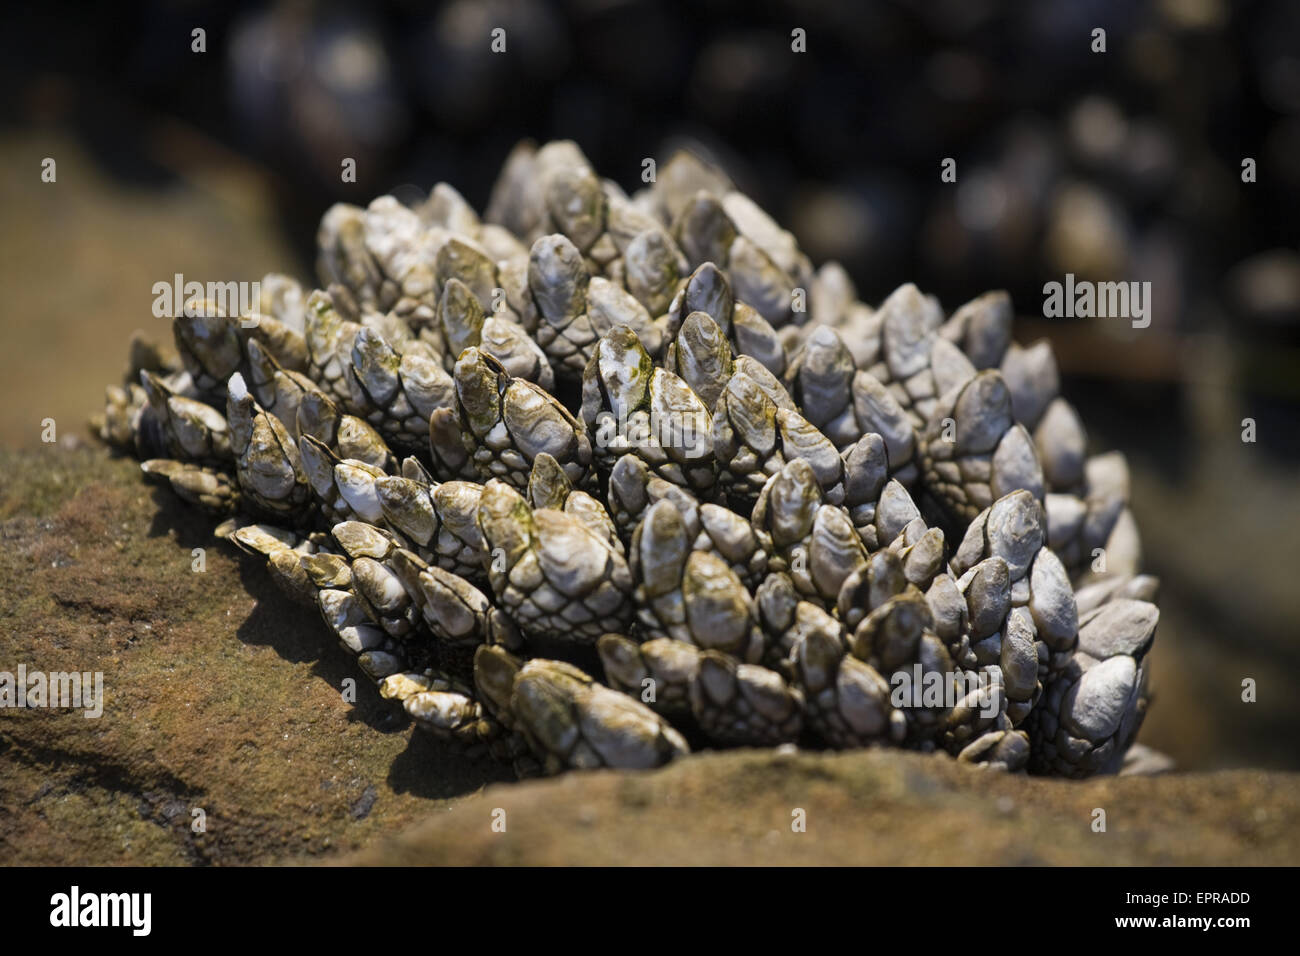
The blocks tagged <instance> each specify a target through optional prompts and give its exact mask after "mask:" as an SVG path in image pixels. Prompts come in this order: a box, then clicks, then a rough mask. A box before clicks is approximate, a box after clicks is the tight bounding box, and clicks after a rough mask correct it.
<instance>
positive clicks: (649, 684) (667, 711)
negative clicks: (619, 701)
mask: <svg viewBox="0 0 1300 956" xmlns="http://www.w3.org/2000/svg"><path fill="white" fill-rule="evenodd" d="M596 650H597V652H599V654H600V662H601V665H602V666H603V667H604V669H605V679H606V681H608V682H609V684H610V686H611V687H613V688H614V689H615V690H620V691H622V692H623V693H625V694H628V695H630V696H632V697H635V698H637V699H638V700H640V701H641V703H643V704H645V705H646V706H647V707H649V708H650V709H651V710H653V711H655V713H658V714H664V715H665V716H670V717H682V716H685V715H687V714H689V713H690V711H691V696H690V695H691V685H692V684H693V683H695V675H696V674H698V673H699V669H700V658H701V656H702V655H703V654H704V652H703V651H702V650H700V648H698V647H696V646H695V645H694V644H687V643H686V642H685V641H675V640H673V639H672V638H667V637H660V638H654V639H652V640H648V641H645V642H644V643H637V642H636V641H633V640H629V639H628V638H626V637H624V636H623V635H622V634H603V635H601V637H600V639H599V640H597V641H596Z"/></svg>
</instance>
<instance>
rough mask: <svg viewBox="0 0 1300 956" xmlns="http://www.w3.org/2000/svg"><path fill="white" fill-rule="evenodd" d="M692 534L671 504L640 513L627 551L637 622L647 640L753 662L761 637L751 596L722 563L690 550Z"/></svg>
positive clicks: (707, 553) (758, 656)
mask: <svg viewBox="0 0 1300 956" xmlns="http://www.w3.org/2000/svg"><path fill="white" fill-rule="evenodd" d="M693 537H694V536H693V535H692V534H691V533H690V531H689V530H688V528H687V525H686V522H685V520H684V519H683V516H682V514H681V512H679V511H678V510H677V508H676V507H675V506H674V505H673V503H672V502H670V501H661V502H659V503H658V504H655V505H654V506H652V507H651V508H650V509H649V510H648V511H647V512H646V514H645V518H644V519H642V522H641V524H640V525H639V526H638V528H637V530H636V533H635V534H634V535H633V536H632V546H631V549H630V550H631V563H632V576H633V579H634V580H635V581H636V591H635V593H634V595H633V596H634V599H635V601H636V607H637V623H638V626H639V627H640V628H641V629H642V630H643V631H644V633H645V634H646V635H647V636H648V637H651V638H655V637H670V638H673V639H674V640H679V641H685V642H686V643H688V644H694V645H696V646H697V647H701V648H704V649H706V650H718V651H723V652H725V653H727V654H731V655H734V656H735V657H737V658H740V659H741V660H745V661H749V662H750V663H756V662H758V661H759V660H761V659H762V657H763V651H764V641H763V632H762V630H761V629H760V627H759V622H758V610H757V608H756V607H755V606H754V601H753V598H752V597H751V596H750V594H749V591H748V590H747V589H746V588H745V585H744V583H743V582H742V581H741V579H740V578H739V577H738V576H737V575H736V573H735V572H734V571H732V570H731V568H730V567H729V566H728V565H727V563H726V561H724V560H723V559H722V558H721V557H719V556H718V555H717V554H715V553H713V552H711V551H702V550H694V549H693V547H692V546H693V540H692V539H693Z"/></svg>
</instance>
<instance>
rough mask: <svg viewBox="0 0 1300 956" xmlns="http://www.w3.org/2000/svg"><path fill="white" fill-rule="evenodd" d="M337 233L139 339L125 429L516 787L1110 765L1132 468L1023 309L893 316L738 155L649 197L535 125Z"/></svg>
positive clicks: (226, 533)
mask: <svg viewBox="0 0 1300 956" xmlns="http://www.w3.org/2000/svg"><path fill="white" fill-rule="evenodd" d="M318 239H319V253H320V257H319V263H318V269H319V273H320V279H321V282H322V284H323V286H324V288H321V289H317V290H315V291H310V292H309V291H306V290H304V289H303V288H301V287H300V286H299V285H298V283H297V282H295V281H293V280H291V279H288V278H285V277H283V276H275V275H272V276H267V277H266V278H264V279H263V280H262V281H261V284H260V296H261V301H260V302H259V303H258V304H257V308H256V310H254V311H250V312H248V313H246V314H244V315H241V316H226V315H223V314H221V312H220V311H219V310H218V309H216V308H215V307H214V306H213V305H212V304H211V303H209V304H206V305H204V306H201V307H195V308H193V309H188V310H187V314H184V315H181V316H178V317H176V319H175V321H174V337H175V342H176V348H177V351H178V353H179V361H175V360H168V359H167V358H165V357H163V355H162V354H161V353H160V352H159V351H158V350H157V349H155V348H152V347H150V346H148V345H146V344H144V343H143V342H142V341H139V340H137V341H136V342H135V343H134V344H133V349H132V357H131V363H130V365H131V368H130V373H129V378H128V382H127V384H126V386H125V387H124V388H117V387H112V388H110V389H109V394H108V405H107V409H106V413H105V415H104V419H103V422H102V424H101V431H102V434H103V436H104V438H105V439H106V440H108V441H109V442H110V443H113V444H115V445H118V446H121V447H124V448H128V449H130V450H131V451H133V453H135V454H137V455H138V456H139V457H141V458H142V459H144V464H143V469H144V472H145V473H146V475H148V476H151V477H153V478H155V479H158V480H161V481H164V482H166V483H168V484H170V486H171V487H172V488H173V489H174V490H175V491H176V493H178V494H179V495H180V496H181V497H182V498H184V499H185V500H186V501H189V502H192V503H194V504H196V505H198V506H200V507H202V508H204V509H206V510H208V511H211V512H213V513H215V514H218V515H222V516H225V517H226V519H227V520H225V521H224V523H223V524H221V525H220V526H219V528H218V534H219V535H220V536H222V537H224V538H228V539H229V540H230V541H231V542H233V543H234V544H235V545H237V546H238V547H239V548H240V549H242V550H244V551H246V552H249V553H251V554H254V555H259V556H261V557H262V558H264V560H265V562H266V565H267V567H268V569H269V571H270V573H271V574H272V575H273V576H274V578H275V579H276V580H277V581H278V583H279V584H280V585H281V586H282V587H283V588H284V590H286V591H287V592H288V593H289V594H290V595H292V596H294V597H296V598H299V599H301V600H302V601H303V602H306V603H308V604H312V605H315V606H316V607H317V608H318V609H319V611H320V613H321V614H322V615H323V617H324V619H325V622H326V623H327V624H328V626H329V628H330V629H331V630H332V631H333V633H335V634H336V635H337V636H338V639H339V641H340V642H341V643H342V646H343V647H344V648H345V649H346V651H347V652H348V653H349V654H352V655H354V656H355V658H356V661H357V664H358V666H359V667H360V668H361V669H362V670H363V671H364V672H365V673H366V674H367V675H369V676H370V677H371V678H373V679H374V680H376V681H377V682H379V683H380V689H381V692H382V694H383V695H384V696H385V697H387V698H392V699H395V700H398V701H400V702H401V704H402V705H403V706H404V708H405V709H406V711H407V712H408V713H409V714H410V715H411V717H412V718H413V719H414V720H415V721H416V722H417V723H418V725H420V726H422V727H423V728H425V729H427V730H428V731H430V732H432V733H434V734H436V735H437V736H439V737H440V738H442V739H444V740H446V741H448V742H450V743H452V744H454V745H457V746H460V747H463V748H465V749H466V750H467V751H469V752H487V753H491V754H493V755H495V756H497V757H499V758H501V759H505V760H509V761H512V762H513V764H514V766H515V767H516V769H517V770H518V771H519V772H520V773H530V772H557V771H559V770H562V769H564V768H580V767H596V766H613V767H649V766H656V765H659V764H661V763H663V762H665V761H667V760H669V759H671V758H673V757H675V756H677V755H679V754H683V753H686V752H687V751H688V750H689V749H690V747H691V746H692V745H695V746H701V745H709V744H713V745H720V746H730V745H779V744H786V743H800V744H804V745H809V746H817V745H821V746H829V747H834V748H849V747H864V746H871V745H876V744H888V745H896V746H903V747H910V748H915V749H921V750H936V749H942V750H945V751H947V752H948V753H951V754H953V755H955V756H957V757H958V758H959V759H961V760H963V761H970V762H979V763H984V764H987V765H990V766H998V767H1004V768H1008V769H1019V768H1023V767H1028V768H1029V769H1031V770H1034V771H1036V772H1047V773H1058V774H1065V775H1072V776H1082V775H1086V774H1090V773H1094V772H1098V771H1109V770H1114V769H1116V768H1117V767H1118V765H1119V763H1120V761H1121V760H1122V757H1123V754H1124V752H1125V750H1126V749H1127V748H1128V746H1129V744H1130V743H1131V742H1132V740H1133V738H1134V736H1135V734H1136V732H1137V730H1138V726H1139V724H1140V723H1141V720H1142V717H1143V714H1144V712H1145V709H1146V705H1147V677H1146V670H1147V667H1146V655H1147V652H1148V650H1149V648H1150V646H1151V643H1152V639H1153V636H1154V631H1155V627H1156V621H1157V616H1158V612H1157V610H1156V608H1155V606H1154V604H1152V603H1150V602H1151V599H1152V598H1153V596H1154V591H1155V586H1156V585H1155V581H1154V580H1153V579H1151V578H1150V577H1147V576H1144V575H1141V574H1139V573H1138V571H1139V569H1138V562H1139V547H1138V540H1137V534H1136V528H1135V525H1134V522H1133V519H1132V516H1131V514H1130V512H1129V509H1128V504H1127V477H1126V471H1125V465H1124V460H1123V458H1122V456H1120V455H1118V454H1107V455H1100V456H1097V457H1093V458H1088V457H1086V454H1085V444H1086V443H1085V436H1084V432H1083V429H1082V427H1081V425H1080V422H1079V419H1078V417H1077V415H1076V414H1075V412H1074V410H1073V409H1072V408H1071V406H1070V405H1069V404H1068V403H1067V402H1066V401H1065V400H1064V399H1063V398H1061V397H1060V396H1059V395H1058V381H1057V374H1056V368H1055V363H1054V359H1053V356H1052V352H1051V349H1050V347H1049V346H1048V345H1047V344H1045V343H1040V344H1038V345H1034V346H1032V347H1029V348H1021V347H1020V346H1019V345H1016V344H1014V343H1013V342H1012V340H1011V324H1012V311H1011V305H1010V302H1009V301H1008V298H1007V296H1006V295H1005V294H1003V293H996V292H994V293H989V294H986V295H983V296H981V297H979V298H977V299H975V300H974V301H972V302H969V303H967V304H966V305H963V306H962V307H961V308H959V309H957V310H956V312H954V313H953V314H952V315H951V316H947V317H945V315H944V313H943V311H942V309H941V308H940V306H939V304H938V303H937V302H936V301H935V300H934V299H933V298H932V297H928V296H925V295H923V294H921V293H920V292H919V291H918V290H917V289H916V288H915V287H914V286H912V285H905V286H902V287H901V288H899V289H898V290H896V291H895V292H894V293H893V294H892V295H890V296H889V297H888V298H887V299H886V300H885V301H884V302H883V303H882V304H881V305H880V306H879V308H876V309H872V308H870V307H869V306H867V305H865V304H863V303H862V302H860V301H857V300H856V296H855V293H854V291H853V288H852V286H851V284H850V282H849V280H848V278H847V276H846V275H845V273H844V271H843V270H842V269H841V268H840V267H838V266H837V265H834V264H829V265H826V266H823V267H822V268H821V269H818V270H816V271H814V270H813V268H812V267H811V265H810V263H809V262H808V260H807V258H806V257H805V256H804V255H803V254H802V253H801V252H800V251H799V249H798V247H797V246H796V244H795V242H794V240H793V238H792V237H791V235H790V234H789V233H788V232H785V231H783V230H782V229H780V228H779V227H778V226H777V225H776V224H775V223H774V222H772V221H771V220H770V219H769V218H768V217H767V216H766V215H765V214H764V213H763V212H762V211H761V210H759V209H758V208H757V207H756V206H755V205H754V203H753V202H751V201H750V200H749V199H747V198H746V197H745V196H743V195H742V194H740V193H739V192H737V191H735V190H734V189H733V188H732V187H731V185H730V184H729V183H728V182H727V180H726V179H725V177H723V176H722V174H721V173H719V172H718V171H717V170H716V169H714V168H712V167H710V166H708V165H706V164H704V163H702V162H701V161H699V160H697V159H695V158H694V157H691V156H689V155H687V154H679V155H678V156H677V157H675V158H674V159H673V160H672V161H670V162H669V163H668V164H666V165H665V166H664V168H663V169H662V171H661V175H660V177H659V181H658V182H657V183H656V184H654V185H653V186H650V187H648V188H646V189H644V190H642V191H640V192H638V193H637V194H636V195H634V196H630V197H629V196H628V195H626V194H625V193H624V192H622V191H621V190H620V189H619V187H618V186H616V185H614V184H613V183H611V182H609V181H606V180H602V179H599V178H598V177H597V176H596V174H595V172H594V171H593V170H592V169H591V167H590V165H589V164H588V162H587V160H586V159H585V158H584V157H583V155H582V154H581V152H580V151H579V150H578V148H577V147H576V146H575V145H573V144H572V143H566V142H557V143H550V144H548V145H546V146H544V147H542V148H540V149H537V148H534V147H532V146H531V145H523V146H520V147H519V148H517V149H516V150H515V152H514V153H513V154H512V155H511V157H510V158H509V160H508V162H507V164H506V166H505V168H504V170H503V172H502V174H501V177H500V179H499V181H498V183H497V185H496V187H495V189H494V192H493V194H492V198H491V202H490V206H489V208H488V210H487V213H486V215H485V216H484V217H483V218H480V217H479V216H478V215H477V214H476V213H475V212H474V210H473V209H471V207H470V206H469V205H468V204H467V203H466V202H465V201H464V200H463V199H462V198H461V197H460V196H459V195H458V194H457V193H456V192H455V191H454V190H452V189H451V188H450V187H448V186H445V185H439V186H437V187H436V188H435V189H434V190H433V192H432V194H431V195H430V197H429V198H428V200H427V201H425V202H424V203H422V204H420V205H419V206H417V207H415V208H408V207H406V206H403V205H401V204H399V203H398V202H397V201H396V200H394V199H393V198H391V197H387V196H386V197H382V198H380V199H377V200H375V201H374V202H372V203H371V204H370V205H369V206H368V207H367V208H365V209H361V208H358V207H355V206H350V205H336V206H334V207H333V208H332V209H330V210H329V211H328V213H327V214H326V215H325V217H324V219H323V221H322V223H321V227H320V232H319V237H318ZM190 313H193V314H190ZM909 687H910V688H911V692H910V693H904V694H902V695H900V694H898V693H896V691H898V690H899V689H900V688H909ZM688 741H689V743H688Z"/></svg>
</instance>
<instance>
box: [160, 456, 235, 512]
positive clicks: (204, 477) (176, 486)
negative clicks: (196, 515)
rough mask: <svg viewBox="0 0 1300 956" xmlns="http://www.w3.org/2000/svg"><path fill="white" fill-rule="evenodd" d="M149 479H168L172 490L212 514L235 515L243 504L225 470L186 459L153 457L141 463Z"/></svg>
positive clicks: (233, 482)
mask: <svg viewBox="0 0 1300 956" xmlns="http://www.w3.org/2000/svg"><path fill="white" fill-rule="evenodd" d="M140 469H141V471H143V472H144V475H145V477H146V478H153V479H156V480H161V481H166V482H167V483H168V484H169V485H170V486H171V489H172V491H174V492H176V494H178V495H179V496H180V497H181V498H182V499H184V500H185V501H188V502H189V503H190V504H193V505H197V506H198V507H200V508H202V509H203V510H204V511H206V512H208V513H209V514H216V515H227V514H232V513H233V512H234V511H235V510H236V508H237V507H238V506H239V503H240V495H239V486H238V485H237V484H236V483H235V481H234V480H233V479H231V477H230V476H229V475H228V474H226V473H225V472H223V471H218V470H217V469H215V468H208V467H204V466H203V465H197V464H192V463H190V462H185V461H173V460H169V459H165V458H152V459H150V460H149V461H146V462H143V463H142V464H141V465H140Z"/></svg>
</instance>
